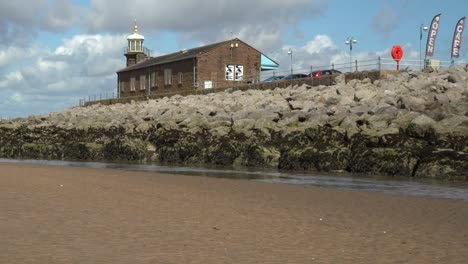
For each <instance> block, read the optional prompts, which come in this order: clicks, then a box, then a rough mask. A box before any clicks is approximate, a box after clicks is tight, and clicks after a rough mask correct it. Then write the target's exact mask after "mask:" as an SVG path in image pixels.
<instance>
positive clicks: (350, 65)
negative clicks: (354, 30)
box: [345, 37, 357, 71]
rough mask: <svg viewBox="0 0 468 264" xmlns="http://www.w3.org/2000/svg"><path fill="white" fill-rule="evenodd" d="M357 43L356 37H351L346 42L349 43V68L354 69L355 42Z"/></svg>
mask: <svg viewBox="0 0 468 264" xmlns="http://www.w3.org/2000/svg"><path fill="white" fill-rule="evenodd" d="M356 43H357V39H355V38H354V37H349V38H348V39H347V40H346V41H345V44H346V45H349V68H350V69H349V70H350V71H352V70H353V44H356Z"/></svg>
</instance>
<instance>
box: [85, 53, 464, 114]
mask: <svg viewBox="0 0 468 264" xmlns="http://www.w3.org/2000/svg"><path fill="white" fill-rule="evenodd" d="M439 63H440V64H439V67H440V68H447V67H451V66H454V65H457V64H462V63H454V62H453V61H439ZM421 65H424V63H423V61H421V60H407V59H403V60H401V61H400V71H420V70H422V69H421V68H422V67H421ZM330 69H334V70H338V71H341V72H343V73H354V72H371V71H383V70H385V71H387V70H396V62H395V61H394V60H393V59H391V58H381V57H378V58H377V59H373V60H361V61H358V60H355V61H354V62H353V63H352V64H350V62H345V63H331V64H329V65H322V66H313V65H312V66H310V67H309V68H295V69H294V68H293V74H305V75H309V74H310V73H311V72H315V71H320V70H330ZM289 74H291V70H290V69H285V70H281V71H268V72H262V73H260V75H259V74H253V75H244V76H243V77H242V80H239V81H227V80H224V79H220V80H211V85H212V88H210V89H205V88H204V87H203V83H200V84H198V85H197V86H196V87H193V88H191V89H185V90H176V91H168V92H157V93H155V94H151V93H150V94H145V95H142V94H141V95H135V96H126V97H125V98H128V99H131V98H134V99H135V98H140V97H145V98H155V97H158V98H160V97H164V96H172V95H175V94H181V95H188V94H206V93H212V92H217V91H221V90H226V89H236V88H239V87H244V86H248V85H250V86H251V87H252V88H256V87H260V88H261V87H266V86H265V85H263V86H261V85H259V84H262V83H263V80H265V79H266V78H268V77H271V76H287V75H289ZM328 76H329V75H328ZM322 77H327V75H324V76H322ZM313 79H314V81H312V82H311V84H312V85H322V84H323V85H329V84H330V81H329V80H328V79H327V78H321V77H314V78H313ZM280 82H281V80H279V81H273V82H272V84H273V85H274V84H275V83H280ZM282 83H286V84H287V83H288V82H285V81H283V82H282ZM289 83H290V84H294V83H295V82H294V81H293V80H290V82H289ZM269 86H270V85H268V87H269ZM145 91H146V90H145ZM135 92H137V91H135ZM113 99H119V95H118V94H117V93H116V92H112V93H102V94H96V95H92V96H87V97H84V98H82V99H80V100H79V105H80V106H85V105H88V104H90V103H94V102H102V101H105V100H113Z"/></svg>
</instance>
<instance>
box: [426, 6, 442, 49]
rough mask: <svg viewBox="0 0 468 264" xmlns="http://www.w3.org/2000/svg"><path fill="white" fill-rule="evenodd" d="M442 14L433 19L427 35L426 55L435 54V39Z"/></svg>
mask: <svg viewBox="0 0 468 264" xmlns="http://www.w3.org/2000/svg"><path fill="white" fill-rule="evenodd" d="M440 15H441V14H438V15H436V16H435V17H434V18H433V19H432V22H431V27H430V28H429V34H428V35H427V45H426V56H432V55H434V48H435V41H436V38H437V32H439V23H440Z"/></svg>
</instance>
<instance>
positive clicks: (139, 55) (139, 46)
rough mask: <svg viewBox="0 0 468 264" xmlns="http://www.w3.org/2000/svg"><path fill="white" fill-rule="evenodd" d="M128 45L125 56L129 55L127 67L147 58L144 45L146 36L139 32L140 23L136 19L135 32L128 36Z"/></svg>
mask: <svg viewBox="0 0 468 264" xmlns="http://www.w3.org/2000/svg"><path fill="white" fill-rule="evenodd" d="M127 40H128V46H127V49H126V53H125V57H127V67H130V66H133V65H135V64H137V63H140V62H142V61H144V60H145V58H146V54H145V48H144V47H143V41H144V40H145V37H143V36H142V35H140V34H139V33H138V25H137V24H136V21H135V27H134V29H133V34H132V35H130V36H128V37H127Z"/></svg>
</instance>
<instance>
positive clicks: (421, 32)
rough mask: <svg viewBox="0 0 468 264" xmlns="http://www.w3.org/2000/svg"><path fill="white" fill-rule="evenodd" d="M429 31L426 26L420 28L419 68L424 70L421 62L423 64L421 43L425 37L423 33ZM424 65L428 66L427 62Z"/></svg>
mask: <svg viewBox="0 0 468 264" xmlns="http://www.w3.org/2000/svg"><path fill="white" fill-rule="evenodd" d="M427 30H428V27H426V26H424V24H421V26H419V68H420V69H421V70H422V66H421V62H422V55H421V54H422V47H421V42H422V37H423V31H424V32H426V31H427ZM424 65H426V61H424Z"/></svg>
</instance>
